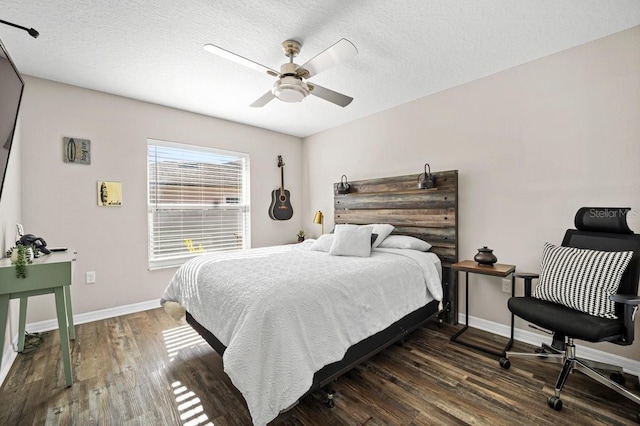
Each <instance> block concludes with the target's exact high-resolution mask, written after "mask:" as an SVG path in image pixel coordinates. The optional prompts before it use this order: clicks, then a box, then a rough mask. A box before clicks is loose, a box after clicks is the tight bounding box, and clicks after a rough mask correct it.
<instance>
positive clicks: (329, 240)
mask: <svg viewBox="0 0 640 426" xmlns="http://www.w3.org/2000/svg"><path fill="white" fill-rule="evenodd" d="M332 244H333V234H324V235H320V238H318V239H317V240H315V241H314V242H313V244H311V247H309V250H315V251H323V252H325V253H329V249H330V248H331V245H332Z"/></svg>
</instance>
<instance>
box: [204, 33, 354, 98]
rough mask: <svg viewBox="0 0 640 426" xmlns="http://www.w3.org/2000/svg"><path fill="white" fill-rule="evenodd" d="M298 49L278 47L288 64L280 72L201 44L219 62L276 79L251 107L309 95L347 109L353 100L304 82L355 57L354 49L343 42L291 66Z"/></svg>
mask: <svg viewBox="0 0 640 426" xmlns="http://www.w3.org/2000/svg"><path fill="white" fill-rule="evenodd" d="M301 46H302V44H301V43H300V42H299V41H296V40H285V41H284V42H283V43H282V49H283V50H284V54H285V56H287V57H288V58H289V62H287V63H285V64H282V66H281V67H280V72H278V71H275V70H273V69H271V68H269V67H265V66H264V65H261V64H259V63H257V62H254V61H252V60H250V59H247V58H244V57H242V56H240V55H236V54H235V53H233V52H229V51H228V50H225V49H223V48H221V47H218V46H215V45H213V44H205V45H204V49H205V50H206V51H207V52H211V53H214V54H216V55H218V56H221V57H223V58H226V59H229V60H231V61H234V62H237V63H239V64H242V65H245V66H248V67H250V68H253V69H254V70H256V71H259V72H261V73H267V74H269V75H270V76H272V77H277V78H278V79H277V80H276V81H275V83H274V84H273V87H272V88H271V90H269V91H268V92H267V93H265V94H264V95H262V96H261V97H259V98H258V99H257V100H256V101H255V102H254V103H252V104H251V106H252V107H262V106H265V105H266V104H267V103H269V101H271V100H272V99H273V98H278V99H280V100H281V101H283V102H302V101H303V100H304V99H305V98H306V97H307V96H309V95H314V96H317V97H319V98H321V99H324V100H325V101H329V102H331V103H334V104H336V105H339V106H341V107H346V106H347V105H349V104H350V103H351V101H352V100H353V98H352V97H349V96H346V95H343V94H342V93H338V92H334V91H333V90H330V89H327V88H325V87H322V86H318V85H317V84H315V83H311V82H309V81H306V80H307V79H309V78H311V77H314V76H316V75H318V74H319V73H321V72H322V71H325V70H326V69H329V68H331V67H332V66H334V65H337V64H339V63H340V62H342V61H345V60H347V59H349V58H351V57H352V56H355V55H357V54H358V49H356V47H355V46H354V45H353V43H351V42H350V41H349V40H347V39H344V38H343V39H341V40H340V41H338V42H337V43H335V44H334V45H332V46H330V47H329V48H327V49H326V50H324V51H323V52H321V53H319V54H318V55H316V56H315V57H313V58H312V59H310V60H309V61H307V62H305V63H304V64H302V65H297V64H294V63H293V58H294V57H296V56H298V53H300V47H301Z"/></svg>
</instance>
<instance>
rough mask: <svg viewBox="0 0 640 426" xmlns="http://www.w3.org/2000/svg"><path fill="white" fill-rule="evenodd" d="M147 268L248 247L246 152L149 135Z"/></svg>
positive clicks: (247, 164) (247, 170)
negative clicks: (203, 146) (165, 139)
mask: <svg viewBox="0 0 640 426" xmlns="http://www.w3.org/2000/svg"><path fill="white" fill-rule="evenodd" d="M147 146H148V149H147V167H148V185H149V190H148V194H149V202H148V205H149V268H150V269H155V268H160V267H166V266H176V265H180V264H182V263H184V261H185V260H186V259H188V258H191V257H193V256H195V255H198V254H201V253H206V252H216V251H229V250H238V249H242V248H248V247H249V246H250V236H249V229H250V223H249V219H250V218H249V214H250V209H249V155H248V154H244V153H239V152H231V151H222V150H215V149H210V148H202V147H197V146H192V145H183V144H176V143H171V142H164V141H158V140H152V139H149V141H148V145H147Z"/></svg>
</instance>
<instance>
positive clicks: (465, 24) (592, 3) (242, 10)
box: [0, 0, 640, 137]
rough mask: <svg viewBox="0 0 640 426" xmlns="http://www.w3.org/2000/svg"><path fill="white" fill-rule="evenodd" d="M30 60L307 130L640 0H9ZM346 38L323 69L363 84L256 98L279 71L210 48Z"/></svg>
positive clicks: (511, 60)
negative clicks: (301, 96) (292, 100)
mask: <svg viewBox="0 0 640 426" xmlns="http://www.w3.org/2000/svg"><path fill="white" fill-rule="evenodd" d="M0 19H3V20H6V21H11V22H14V23H17V24H20V25H23V26H26V27H33V28H35V29H36V30H38V31H39V32H40V37H39V38H37V39H33V38H31V37H30V36H29V35H28V34H27V33H26V32H23V31H20V30H17V29H13V28H11V27H7V26H0V38H1V39H2V41H3V42H4V44H5V46H6V47H7V49H8V50H9V53H10V55H11V56H12V58H13V60H14V62H15V63H16V66H17V67H18V69H19V70H20V71H21V72H22V73H23V74H27V75H32V76H36V77H41V78H45V79H49V80H54V81H60V82H63V83H68V84H72V85H76V86H80V87H86V88H90V89H94V90H99V91H103V92H108V93H113V94H116V95H121V96H126V97H129V98H133V99H139V100H143V101H147V102H152V103H157V104H161V105H167V106H170V107H174V108H179V109H183V110H186V111H192V112H197V113H200V114H205V115H209V116H213V117H219V118H223V119H227V120H232V121H236V122H240V123H246V124H250V125H253V126H257V127H262V128H265V129H271V130H274V131H277V132H282V133H286V134H291V135H295V136H299V137H305V136H308V135H311V134H314V133H317V132H320V131H323V130H326V129H329V128H332V127H336V126H338V125H340V124H343V123H347V122H350V121H353V120H355V119H358V118H360V117H364V116H367V115H371V114H373V113H375V112H378V111H382V110H386V109H389V108H392V107H394V106H396V105H399V104H403V103H406V102H409V101H411V100H414V99H417V98H421V97H423V96H427V95H429V94H432V93H436V92H439V91H442V90H445V89H447V88H450V87H453V86H457V85H460V84H463V83H465V82H468V81H472V80H475V79H478V78H482V77H484V76H487V75H491V74H494V73H496V72H499V71H501V70H504V69H507V68H510V67H513V66H516V65H519V64H522V63H525V62H529V61H532V60H534V59H537V58H541V57H544V56H547V55H550V54H553V53H556V52H559V51H562V50H565V49H568V48H570V47H573V46H577V45H580V44H583V43H587V42H589V41H592V40H595V39H598V38H601V37H604V36H607V35H609V34H612V33H615V32H618V31H622V30H624V29H627V28H630V27H633V26H636V25H640V1H638V0H608V1H606V0H520V1H512V0H476V1H469V0H385V1H372V0H348V1H346V0H325V1H305V2H302V1H292V0H281V1H268V0H245V1H238V0H228V1H226V0H153V1H152V0H102V1H100V0H47V1H38V0H20V1H15V0H0ZM288 38H294V39H297V40H299V41H300V42H302V50H301V53H300V55H299V56H298V58H297V59H296V63H299V64H302V63H304V62H306V61H307V60H308V59H310V58H312V57H313V56H315V55H316V54H318V53H320V52H321V51H323V50H324V49H326V48H327V47H329V46H330V45H332V44H333V43H335V42H337V41H338V40H340V39H341V38H346V39H348V40H350V41H351V42H352V43H353V44H355V46H356V47H357V48H358V50H359V54H358V55H357V56H355V57H354V58H352V59H350V60H349V61H347V62H343V63H341V64H339V65H337V66H335V67H334V68H331V69H329V70H327V71H325V72H323V73H321V74H319V75H317V76H316V77H314V78H312V79H310V81H312V82H315V83H317V84H319V85H322V86H324V87H326V88H329V89H332V90H335V91H337V92H341V93H344V94H346V95H349V96H352V97H353V98H354V101H353V102H352V103H351V105H349V106H347V107H346V108H341V107H338V106H335V105H333V104H331V103H329V102H326V101H323V100H322V99H319V98H317V97H313V96H311V97H309V98H308V99H306V100H305V101H304V102H302V103H300V104H285V103H283V102H280V101H278V100H274V101H272V102H270V103H269V104H268V105H266V106H265V107H263V108H250V107H249V104H251V103H252V102H253V101H254V100H256V99H257V98H258V97H259V96H261V95H262V94H264V93H265V92H266V91H267V90H268V89H269V88H270V87H271V85H272V83H273V81H274V79H273V78H272V77H269V76H267V75H262V74H260V73H258V72H256V71H255V70H252V69H250V68H246V67H244V66H242V65H239V64H237V63H234V62H231V61H228V60H225V59H223V58H220V57H218V56H215V55H212V54H211V53H208V52H206V51H205V50H204V49H203V48H202V46H203V45H204V44H205V43H212V44H215V45H218V46H220V47H223V48H225V49H227V50H230V51H233V52H235V53H237V54H239V55H241V56H244V57H246V58H249V59H251V60H253V61H255V62H258V63H260V64H263V65H265V66H267V67H269V68H274V69H279V66H280V65H281V64H282V63H284V62H286V61H287V58H286V57H285V56H284V54H283V53H282V49H281V43H282V41H284V40H285V39H288Z"/></svg>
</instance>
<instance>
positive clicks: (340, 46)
mask: <svg viewBox="0 0 640 426" xmlns="http://www.w3.org/2000/svg"><path fill="white" fill-rule="evenodd" d="M357 54H358V49H356V47H355V46H354V45H353V43H351V42H350V41H349V40H347V39H346V38H343V39H341V40H340V41H338V42H337V43H335V44H334V45H333V46H331V47H329V48H327V49H326V50H324V51H323V52H321V53H319V54H317V55H316V56H315V57H313V58H311V59H310V60H308V61H307V62H305V63H304V64H302V65H301V66H300V67H299V68H298V69H300V70H301V71H302V70H305V71H306V72H304V71H302V72H298V75H299V76H300V77H302V78H310V77H313V76H314V75H317V74H319V73H321V72H322V71H324V70H326V69H329V68H331V67H332V66H334V65H337V64H339V63H340V62H342V61H346V60H347V59H349V58H351V57H353V56H356V55H357Z"/></svg>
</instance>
